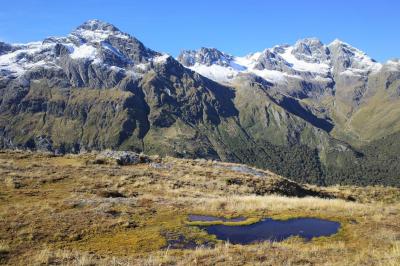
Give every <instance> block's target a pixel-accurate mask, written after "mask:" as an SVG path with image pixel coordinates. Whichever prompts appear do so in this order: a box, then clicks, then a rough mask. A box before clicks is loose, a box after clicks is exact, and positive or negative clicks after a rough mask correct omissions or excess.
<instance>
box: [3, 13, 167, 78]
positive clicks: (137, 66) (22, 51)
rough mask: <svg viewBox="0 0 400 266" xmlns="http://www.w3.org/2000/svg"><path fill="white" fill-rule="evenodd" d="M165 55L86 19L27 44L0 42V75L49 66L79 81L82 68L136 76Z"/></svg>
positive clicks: (37, 69) (8, 75) (10, 75)
mask: <svg viewBox="0 0 400 266" xmlns="http://www.w3.org/2000/svg"><path fill="white" fill-rule="evenodd" d="M165 58H166V56H165V55H163V54H161V53H158V52H155V51H153V50H151V49H148V48H147V47H145V46H144V45H143V44H142V43H141V42H140V41H139V40H137V39H136V38H134V37H132V36H130V35H129V34H126V33H123V32H121V31H120V30H119V29H118V28H117V27H115V26H113V25H112V24H110V23H107V22H102V21H100V20H89V21H87V22H85V23H83V24H82V25H81V26H79V27H77V28H76V29H75V30H74V31H72V32H71V33H70V34H69V35H67V36H65V37H49V38H47V39H45V40H44V41H43V42H33V43H27V44H5V43H1V44H0V74H1V75H2V77H5V78H11V79H13V78H16V77H20V76H22V75H25V74H28V75H30V74H29V73H30V72H35V73H37V72H40V71H41V69H49V70H51V71H53V72H54V71H62V72H65V73H66V75H67V76H71V78H72V79H74V80H75V81H74V82H78V83H81V82H89V80H86V78H85V79H82V78H81V77H78V76H79V75H83V74H84V75H87V74H88V73H83V72H84V71H94V72H95V75H100V73H103V72H105V73H106V74H104V73H103V74H101V76H102V77H101V79H104V78H106V77H107V76H108V75H116V74H115V73H120V72H122V73H134V74H135V75H136V74H138V73H139V74H140V73H143V65H145V64H150V63H153V64H161V63H163V62H164V63H165V62H166V60H165ZM83 69H85V70H83ZM42 72H43V71H42ZM113 73H114V74H113ZM93 75H94V74H93ZM118 75H119V74H118Z"/></svg>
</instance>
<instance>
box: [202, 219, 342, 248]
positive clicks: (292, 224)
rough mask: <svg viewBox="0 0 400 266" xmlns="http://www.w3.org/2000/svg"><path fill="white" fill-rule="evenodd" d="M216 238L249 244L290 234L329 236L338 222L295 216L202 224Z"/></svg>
mask: <svg viewBox="0 0 400 266" xmlns="http://www.w3.org/2000/svg"><path fill="white" fill-rule="evenodd" d="M201 228H202V229H204V230H206V231H207V232H208V233H209V234H212V235H216V237H217V239H220V240H225V241H228V240H229V242H231V243H232V244H249V243H252V242H260V241H282V240H284V239H286V238H289V237H291V236H300V237H302V238H304V239H306V240H310V239H312V238H313V237H319V236H330V235H332V234H335V233H337V232H338V230H339V228H340V223H338V222H334V221H328V220H323V219H317V218H296V219H290V220H285V221H280V220H273V219H270V218H267V219H264V220H261V221H260V222H257V223H254V224H250V225H240V226H228V225H211V226H202V227H201Z"/></svg>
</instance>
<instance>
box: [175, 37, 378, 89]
mask: <svg viewBox="0 0 400 266" xmlns="http://www.w3.org/2000/svg"><path fill="white" fill-rule="evenodd" d="M178 60H179V61H180V62H181V63H182V64H183V65H185V66H187V67H189V68H191V69H193V70H194V71H197V72H199V73H201V74H203V75H204V76H206V77H209V78H211V79H214V80H216V81H219V82H228V83H229V82H233V79H234V78H235V77H236V76H237V75H239V74H241V73H248V74H254V75H257V76H260V77H262V78H264V79H265V80H267V81H269V82H272V83H284V82H286V81H287V79H307V78H310V79H316V80H324V79H332V76H333V75H335V74H336V75H359V74H362V73H371V72H377V71H379V70H380V68H381V67H382V64H380V63H377V62H376V61H375V60H373V59H371V58H370V57H368V56H367V55H366V54H365V53H364V52H362V51H360V50H358V49H356V48H354V47H352V46H350V45H349V44H346V43H344V42H342V41H340V40H335V41H333V42H332V43H330V44H328V45H324V44H323V43H322V42H321V41H320V40H318V39H316V38H308V39H303V40H299V41H297V42H296V43H295V44H294V45H293V46H290V45H277V46H274V47H273V48H268V49H265V50H264V51H262V52H257V53H253V54H249V55H247V56H244V57H237V56H232V55H229V54H226V53H223V52H221V51H218V50H217V49H215V48H201V49H199V50H197V51H194V50H190V51H183V52H182V53H181V54H180V55H179V56H178Z"/></svg>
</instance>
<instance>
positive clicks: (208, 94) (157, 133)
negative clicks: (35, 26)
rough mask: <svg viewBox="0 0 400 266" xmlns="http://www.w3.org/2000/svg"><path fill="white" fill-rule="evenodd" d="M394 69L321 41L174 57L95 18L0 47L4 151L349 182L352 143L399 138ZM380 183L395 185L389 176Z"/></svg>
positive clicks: (357, 157)
mask: <svg viewBox="0 0 400 266" xmlns="http://www.w3.org/2000/svg"><path fill="white" fill-rule="evenodd" d="M398 67H399V64H398V62H396V61H393V62H390V63H388V64H385V65H383V66H382V65H380V64H379V63H376V62H374V61H373V60H372V59H370V58H368V57H367V56H366V55H365V54H363V53H362V52H361V51H359V50H357V49H355V48H352V47H351V46H349V45H348V44H345V43H342V42H339V41H335V42H333V43H332V44H330V45H328V46H326V45H323V44H322V43H321V42H320V41H318V40H316V39H306V40H301V41H299V42H297V43H296V44H295V45H294V46H288V45H282V46H276V47H274V48H272V49H266V50H265V51H263V52H261V53H256V54H252V55H249V56H247V57H242V58H240V57H234V56H230V55H227V54H225V53H222V52H220V51H218V50H216V49H208V48H203V49H200V50H199V51H188V52H184V53H182V54H181V55H180V56H179V58H178V60H175V59H174V58H172V57H171V56H168V55H166V54H162V53H159V52H156V51H153V50H151V49H149V48H147V47H145V46H144V45H143V44H142V43H141V42H140V41H139V40H137V39H135V38H134V37H132V36H130V35H128V34H126V33H123V32H121V31H120V30H119V29H117V28H116V27H115V26H113V25H111V24H109V23H105V22H102V21H98V20H90V21H87V22H85V23H84V24H82V25H81V26H79V27H78V28H77V29H76V30H74V31H73V32H72V33H71V34H69V35H68V36H66V37H60V38H56V37H51V38H47V39H46V40H44V41H43V42H36V43H28V44H24V45H14V44H5V43H0V147H2V148H29V149H37V150H50V151H54V152H57V153H64V152H79V151H82V150H99V149H104V148H112V149H126V150H135V151H145V152H146V153H149V154H160V155H172V156H177V157H192V158H193V157H203V158H210V159H219V160H224V161H231V162H242V163H247V164H251V165H256V166H258V167H262V168H269V169H271V170H274V171H276V172H278V173H279V174H282V175H285V176H287V177H291V178H293V179H296V180H298V181H302V182H310V183H317V184H332V183H335V182H343V183H356V182H358V180H359V179H360V178H361V177H363V175H364V171H361V170H360V171H358V172H354V171H353V172H351V171H348V168H350V169H351V168H352V164H353V163H356V164H360V161H361V164H363V163H364V161H366V160H365V159H364V157H363V156H364V154H363V153H362V151H361V150H360V149H359V148H357V149H355V148H353V147H352V146H351V145H353V146H355V145H356V144H357V145H361V144H363V143H364V141H365V140H367V139H368V140H370V139H377V138H379V137H383V136H387V135H389V134H392V133H396V132H397V130H398V124H397V122H398V120H397V119H398V117H399V116H398V115H397V114H396V111H395V109H393V107H396V106H399V105H398V104H397V102H396V100H397V99H398V88H397V87H396V86H398V82H397V75H398V73H399V71H398ZM396 93H397V94H396ZM380 95H385V97H384V98H382V97H380ZM396 97H397V98H396ZM390 101H392V105H390V104H389V102H390ZM370 103H375V105H373V104H370ZM380 103H383V104H385V107H384V108H379V107H378V105H379V104H380ZM374 106H376V107H374ZM374 108H379V110H380V112H382V113H380V114H379V112H376V111H375V109H374ZM385 108H386V109H385ZM368 112H370V113H371V112H372V113H373V115H367V116H365V115H364V114H368ZM387 112H392V114H391V116H389V115H387ZM374 116H375V117H374ZM365 117H373V119H374V121H375V123H376V125H372V126H367V125H366V123H365V122H364V120H363V119H365ZM382 117H384V118H387V120H386V121H387V122H384V121H383V119H382ZM378 121H379V123H378ZM348 143H350V144H351V145H349V144H348ZM368 158H370V157H368ZM391 166H393V164H391ZM393 167H394V168H393V169H397V168H396V167H397V165H396V166H393ZM363 169H364V168H363ZM377 171H378V172H381V171H382V169H381V168H379V167H378V168H377ZM350 172H351V175H350V174H349V173H350ZM342 173H345V176H344V177H343V176H342ZM339 175H340V178H338V176H339ZM364 179H365V180H366V181H365V182H364V183H374V180H373V178H372V177H371V176H368V177H367V178H364ZM379 182H380V183H390V184H397V183H396V182H397V179H393V176H392V175H391V174H390V173H387V172H386V173H385V174H383V175H381V178H380V181H379Z"/></svg>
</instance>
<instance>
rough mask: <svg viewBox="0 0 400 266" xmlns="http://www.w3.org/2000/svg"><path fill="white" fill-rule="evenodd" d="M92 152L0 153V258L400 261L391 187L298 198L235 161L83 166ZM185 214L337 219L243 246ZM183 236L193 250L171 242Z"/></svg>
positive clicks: (61, 261)
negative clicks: (316, 232) (321, 233)
mask: <svg viewBox="0 0 400 266" xmlns="http://www.w3.org/2000/svg"><path fill="white" fill-rule="evenodd" d="M94 158H95V154H83V155H74V156H65V157H54V156H50V155H46V154H39V153H25V152H0V182H2V183H3V184H4V185H3V186H0V202H1V204H0V239H3V242H0V253H1V254H3V255H2V256H0V263H4V264H9V265H26V264H36V265H54V264H57V265H399V256H400V251H399V250H400V244H399V239H400V230H399V228H400V203H399V201H398V200H397V199H399V198H400V197H399V195H400V190H399V189H396V188H385V187H367V188H357V187H349V186H346V187H342V186H334V187H328V188H319V187H315V186H301V187H303V188H307V189H312V190H313V191H323V192H324V193H329V195H333V196H336V197H337V198H335V199H323V198H318V197H303V198H297V197H293V196H292V197H289V196H283V195H284V193H285V190H284V188H283V190H274V188H275V186H277V185H279V186H282V184H286V182H280V181H282V180H283V179H282V178H281V177H280V176H278V175H275V174H273V173H271V172H268V171H264V174H265V176H263V177H256V176H253V175H251V174H249V173H240V172H237V171H233V170H230V167H226V166H227V165H228V166H230V165H231V164H224V163H219V162H210V161H205V160H184V159H175V158H163V159H162V160H161V164H162V165H165V166H166V167H159V168H156V167H153V166H151V165H150V164H139V165H135V166H118V165H107V164H86V162H87V161H90V160H93V159H94ZM10 180H12V181H10ZM232 180H235V182H231V181H232ZM236 181H237V182H236ZM7 183H9V184H10V185H6V184H7ZM15 184H18V185H15ZM105 191H106V192H118V193H119V194H118V195H117V194H116V193H115V195H117V196H121V195H122V196H123V197H115V198H113V197H112V195H114V193H112V195H111V194H110V195H109V196H110V197H109V196H107V197H105V194H104V192H105ZM256 191H257V192H260V191H265V193H264V195H256ZM270 191H281V192H282V193H283V194H271V193H270ZM349 196H351V197H352V198H354V199H355V201H353V202H352V201H347V200H345V199H346V198H348V197H349ZM189 214H204V215H213V216H223V217H237V216H242V217H246V218H248V220H247V221H244V222H245V223H246V222H249V221H251V222H254V221H256V220H257V219H260V218H263V217H272V218H274V219H288V218H293V217H320V218H326V219H330V220H335V221H339V222H340V223H341V230H340V232H339V233H338V234H336V235H334V236H330V237H321V238H316V239H313V240H312V241H309V242H304V241H303V240H302V239H299V238H290V239H288V240H286V241H283V242H279V243H269V242H264V243H254V244H251V245H245V246H242V245H233V244H230V243H224V242H221V241H217V240H216V239H215V237H214V236H210V235H207V233H206V232H204V231H202V230H200V229H198V228H197V227H196V226H188V224H187V223H186V222H187V218H188V215H189ZM189 224H190V223H189ZM235 224H237V223H235ZM180 238H182V239H184V241H186V242H184V243H189V244H193V245H192V246H190V249H180V248H179V246H176V245H175V244H174V243H173V241H172V242H171V240H176V239H180ZM5 240H7V241H5ZM2 250H3V252H2Z"/></svg>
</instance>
